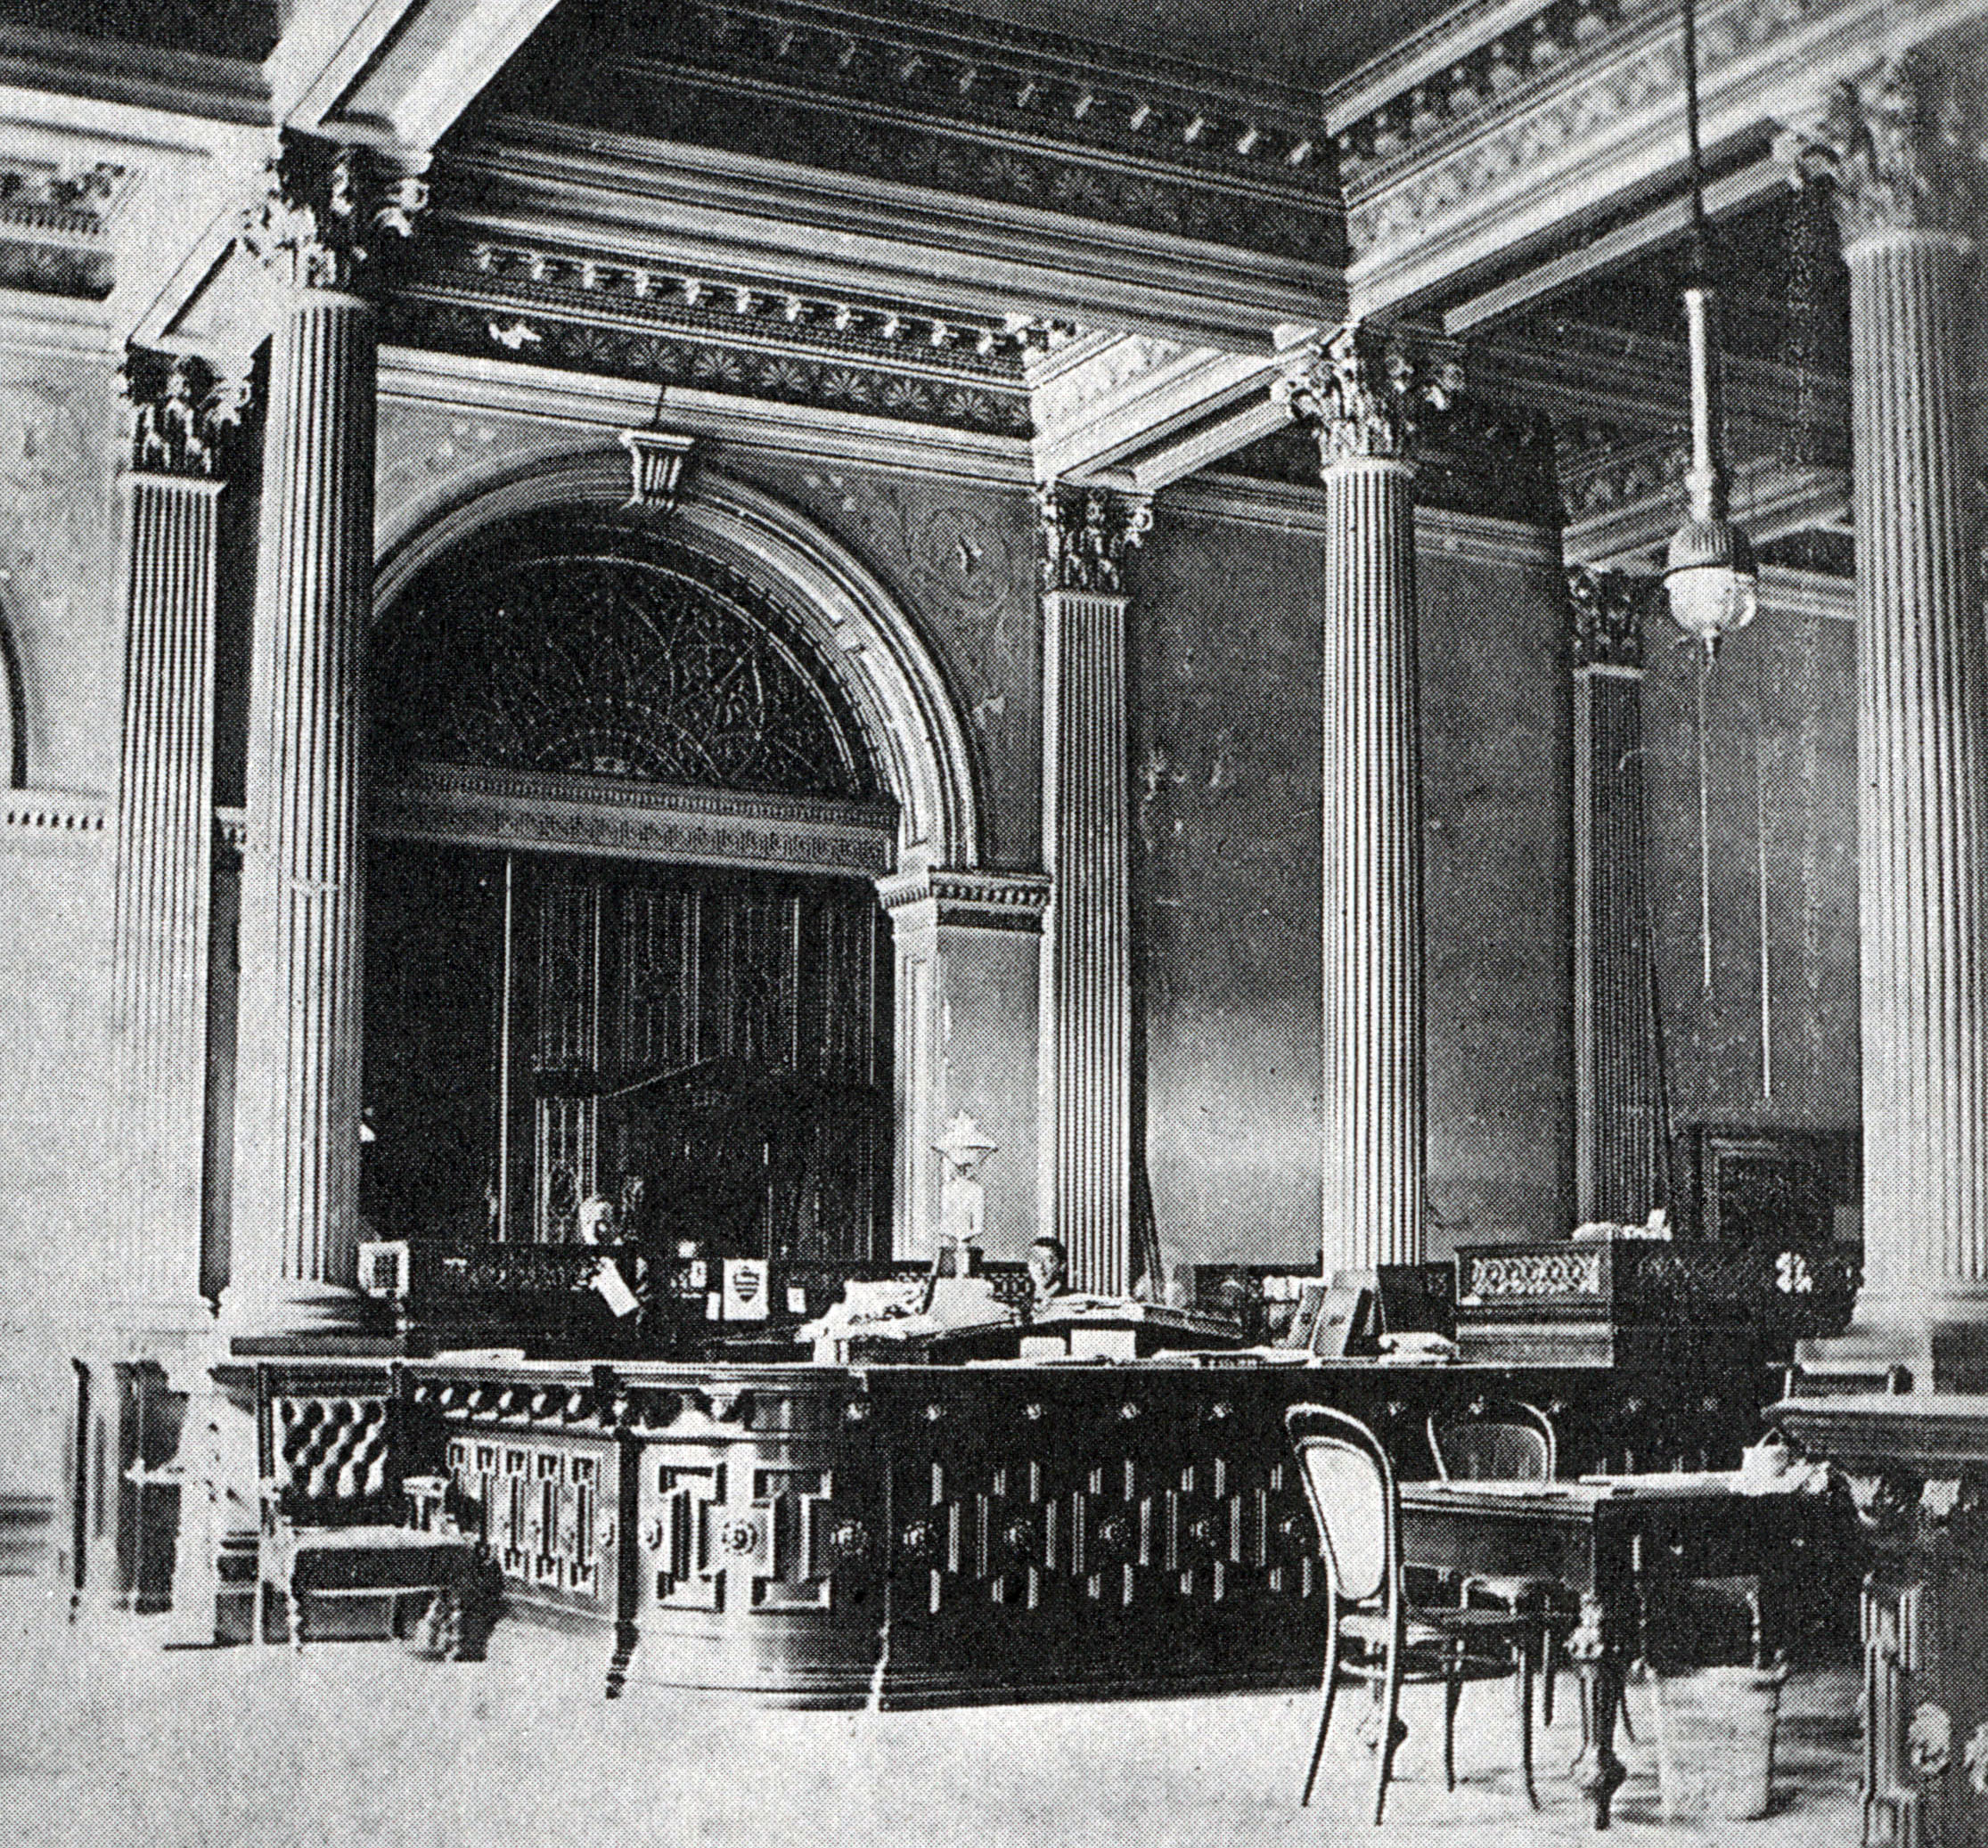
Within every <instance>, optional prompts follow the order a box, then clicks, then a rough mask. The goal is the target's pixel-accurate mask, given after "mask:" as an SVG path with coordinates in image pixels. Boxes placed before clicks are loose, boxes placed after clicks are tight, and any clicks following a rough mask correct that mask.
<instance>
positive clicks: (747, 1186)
mask: <svg viewBox="0 0 1988 1848" xmlns="http://www.w3.org/2000/svg"><path fill="white" fill-rule="evenodd" d="M367 676H368V697H367V707H368V723H369V733H368V736H369V753H370V766H369V767H370V771H371V774H372V779H373V784H374V792H375V797H376V801H375V810H376V825H380V823H379V822H378V820H377V814H378V812H379V811H380V810H385V811H389V813H390V812H392V811H393V809H394V803H393V801H392V799H391V798H392V797H394V796H395V795H396V794H397V793H401V794H405V791H406V790H407V789H413V788H416V787H430V786H435V787H440V788H442V789H445V790H454V792H455V793H456V794H457V795H461V794H462V792H463V791H465V790H468V789H471V788H472V785H473V787H474V789H475V791H476V793H477V796H478V801H477V802H475V803H470V804H468V805H461V804H459V805H456V806H454V807H449V806H447V805H446V804H445V805H443V806H441V807H439V808H431V809H427V810H421V811H419V812H418V813H417V814H416V815H415V819H414V821H413V822H409V821H408V820H407V813H408V810H407V805H406V804H405V803H403V804H402V805H401V808H402V816H401V819H400V821H398V822H389V823H387V824H386V831H387V832H389V833H391V832H395V831H398V830H411V838H410V839H409V840H407V841H404V842H395V841H389V840H386V839H381V840H379V841H376V842H375V844H374V848H373V860H372V868H371V871H370V873H369V881H370V885H369V891H370V894H371V895H370V897H369V904H368V912H369V916H368V936H369V942H368V951H367V957H368V964H367V967H368V974H367V988H368V998H367V1027H366V1043H367V1071H368V1076H367V1090H368V1101H369V1103H370V1104H371V1105H372V1107H373V1109H374V1118H375V1121H374V1128H375V1134H376V1141H375V1143H374V1145H373V1152H372V1156H371V1157H369V1161H368V1167H369V1170H370V1181H369V1184H368V1187H367V1193H368V1212H369V1214H370V1216H372V1218H373V1219H374V1221H375V1222H376V1223H377V1224H378V1225H379V1226H380V1230H382V1231H392V1232H396V1233H413V1234H415V1235H419V1234H421V1233H423V1232H431V1231H442V1230H445V1229H446V1230H451V1231H457V1232H462V1233H469V1234H471V1235H474V1236H479V1237H483V1236H490V1235H493V1234H495V1235H496V1236H500V1237H504V1238H509V1239H540V1240H546V1241H554V1242H557V1241H561V1240H565V1239H571V1238H573V1237H574V1236H576V1233H577V1221H578V1216H579V1207H580V1204H581V1202H582V1201H583V1200H585V1198H588V1197H589V1196H593V1195H600V1196H604V1197H606V1198H609V1199H612V1200H614V1201H615V1202H616V1203H617V1204H618V1206H620V1207H621V1209H622V1221H623V1224H624V1227H625V1229H626V1231H630V1232H631V1233H633V1234H634V1235H636V1236H638V1237H645V1238H652V1239H674V1238H675V1237H676V1236H679V1235H682V1236H694V1237H696V1238H697V1239H699V1241H700V1242H702V1243H704V1244H705V1245H706V1246H708V1247H709V1248H710V1249H712V1250H713V1251H714V1252H716V1253H720V1254H736V1255H770V1256H774V1257H781V1256H791V1257H796V1258H814V1259H835V1258H841V1257H851V1258H867V1257H869V1256H871V1255H872V1254H873V1253H874V1252H875V1251H877V1250H879V1249H883V1248H885V1245H884V1240H885V1239H886V1237H887V1231H886V1229H887V1227H888V1198H887V1192H888V1174H889V1172H890V1160H889V1142H890V1133H891V1116H890V1092H891V1084H890V1069H889V1059H890V1034H889V1026H888V1023H889V1021H890V1018H891V1015H890V1002H889V996H888V992H887V991H888V981H889V959H888V955H885V954H883V953H881V950H880V947H879V946H880V944H881V943H882V931H883V928H884V925H883V920H882V912H881V908H880V906H879V903H878V900H877V896H876V892H875V888H874V887H873V886H872V885H871V882H870V880H869V879H868V878H864V877H831V876H828V875H827V874H826V872H825V871H824V875H823V876H822V877H818V878H811V877H806V876H802V875H799V874H791V873H785V872H776V871H744V870H740V871H732V870H730V869H729V868H727V867H723V866H716V867H714V866H678V865H669V864H665V863H662V862H661V861H660V860H659V859H657V858H648V859H635V858H625V859H607V858H593V857H579V856H580V855H583V854H599V853H601V849H602V846H603V845H604V843H605V842H606V841H607V840H609V839H610V838H611V839H612V840H613V841H614V842H615V843H616V845H615V846H613V847H612V848H611V849H610V851H614V852H618V853H623V854H641V853H642V852H643V851H644V849H643V848H642V846H629V845H628V844H627V829H626V824H627V821H628V817H629V816H630V815H631V814H645V813H647V812H648V811H647V810H646V809H644V808H643V804H645V803H648V804H651V805H652V804H653V803H654V802H656V801H658V800H659V799H660V797H659V795H658V794H657V792H659V791H660V792H664V793H666V794H667V793H668V792H675V795H674V796H673V797H672V799H676V798H677V797H683V795H684V793H685V792H689V793H691V795H694V796H695V797H697V801H696V803H695V804H693V805H692V808H693V809H694V814H695V816H697V817H705V816H716V817H718V818H719V819H718V821H717V822H707V821H704V820H702V819H697V820H695V822H694V827H693V831H694V832H695V833H696V835H697V837H698V839H697V843H696V846H695V853H696V857H698V858H699V860H705V861H708V860H709V859H710V857H711V855H712V852H713V848H712V845H711V838H712V837H715V836H724V835H725V834H726V831H727V830H726V828H725V826H724V822H725V819H726V818H727V817H728V816H729V815H730V814H732V807H731V806H728V805H735V806H736V809H737V813H738V816H739V819H740V827H739V828H738V830H734V831H736V832H737V833H738V834H739V835H740V837H741V838H742V837H746V836H752V838H755V839H759V838H762V837H765V838H766V840H768V841H770V840H771V836H770V835H769V833H768V830H767V828H765V827H761V828H760V830H759V833H758V834H757V835H754V834H753V829H752V826H751V825H749V824H751V823H752V822H753V818H754V816H755V815H761V814H763V812H765V811H766V810H767V807H768V804H769V802H771V803H773V805H775V806H777V805H779V804H781V803H784V804H786V805H787V807H788V809H789V810H791V811H793V812H795V813H796V814H799V816H800V817H801V822H802V823H803V824H806V825H799V824H798V825H797V827H796V830H795V835H796V838H801V837H802V836H806V839H805V840H803V842H802V845H803V846H807V845H808V844H810V843H811V842H813V841H814V838H815V837H814V836H812V835H807V826H809V825H817V824H818V826H819V829H820V830H825V831H824V832H822V835H821V838H822V839H826V840H829V841H830V845H831V846H833V845H836V844H837V843H838V842H839V840H840V838H841V837H840V835H839V834H838V833H837V832H836V830H841V831H842V833H860V831H861V829H862V827H863V826H870V827H874V826H875V825H876V824H877V822H879V819H884V820H888V816H889V812H890V805H889V804H888V798H887V797H885V796H884V794H883V792H882V786H881V783H880V781H879V777H878V774H877V772H876V768H875V765H874V763H873V761H872V758H871V753H870V749H869V746H868V740H867V738H866V735H865V732H864V729H863V724H862V722H861V720H860V719H859V718H858V716H857V715H856V713H855V709H854V708H853V707H852V706H851V704H850V703H849V701H848V699H847V696H846V694H845V692H844V691H843V689H842V687H841V684H840V682H839V679H838V676H837V674H836V672H835V671H834V669H833V667H832V666H831V665H830V663H828V662H827V661H825V660H824V659H823V658H822V653H821V651H820V649H819V648H818V646H817V645H816V644H815V643H814V642H813V641H812V640H811V639H810V636H809V634H808V630H807V626H806V623H804V622H803V621H801V619H800V618H799V617H798V616H797V614H796V613H795V611H794V610H793V609H790V608H789V607H788V606H787V605H786V604H784V603H783V602H782V601H781V600H780V598H779V597H777V596H775V595H774V594H773V593H771V592H769V591H768V590H767V589H766V588H765V586H764V585H761V584H759V583H758V582H757V581H755V580H754V579H753V578H751V577H749V576H747V575H745V574H743V573H741V572H740V570H738V569H737V568H734V567H733V566H732V565H730V564H727V563H726V562H724V560H721V559H718V558H715V557H711V556H708V555H706V554H705V553H703V552H699V551H698V550H696V549H695V548H694V547H693V546H691V545H690V544H684V543H682V541H681V540H680V539H679V538H677V537H675V536H671V535H670V534H668V533H659V532H657V531H656V530H654V528H653V527H652V526H650V524H648V523H646V522H642V521H630V520H624V519H617V518H615V517H614V516H611V515H596V514H593V513H581V512H576V511H570V510H561V511H559V512H557V513H536V514H530V515H526V516H521V517H520V518H519V519H515V520H511V521H507V522H503V523H501V524H499V525H498V526H496V527H492V528H490V529H489V530H487V532H486V533H484V534H482V535H481V536H479V538H478V539H477V540H476V541H475V542H473V544H470V546H467V547H465V548H463V549H462V550H460V551H458V552H452V553H450V554H448V555H447V556H446V557H444V558H442V559H440V560H437V561H436V562H435V563H434V564H432V565H430V566H429V567H428V568H425V569H424V570H423V571H422V572H421V574H420V575H419V576H417V577H416V578H415V579H414V580H413V582H412V583H411V584H410V585H409V586H408V587H407V590H406V591H405V593H404V594H403V595H402V596H401V597H400V598H399V599H398V600H397V601H396V602H395V604H394V606H393V608H392V609H391V610H390V611H389V613H388V615H387V616H386V617H384V618H383V619H382V621H381V622H380V625H379V626H378V627H377V628H376V630H375V632H374V633H373V634H372V636H371V637H370V638H369V646H368V660H367ZM438 773H439V775H438ZM465 777H467V778H468V779H469V781H465V780H464V779H465ZM535 778H536V779H537V780H538V781H537V782H533V781H531V780H532V779H535ZM424 779H425V780H426V781H425V782H424ZM452 779H453V781H452ZM479 779H480V781H479ZM548 779H550V780H551V781H550V782H549V783H548V781H547V780H548ZM507 780H508V781H507ZM552 784H556V789H553V793H552V797H547V795H546V793H545V791H546V789H547V788H549V787H551V786H552ZM492 789H496V790H497V792H498V793H497V795H496V797H492V796H491V790H492ZM596 791H598V797H597V798H596V795H595V792H596ZM708 792H716V795H715V796H714V795H712V794H710V793H708ZM381 797H384V798H387V799H383V800H382V799H380V798H381ZM506 801H508V802H509V803H510V806H509V807H508V808H505V807H504V806H503V805H504V803H505V802H506ZM493 803H495V806H492V804H493ZM479 804H480V805H481V806H479ZM756 804H757V808H756V807H755V805H756ZM811 805H812V808H811ZM486 808H487V809H489V813H488V814H485V813H484V812H483V811H484V809H486ZM590 810H595V812H594V813H591V814H590V813H589V811H590ZM659 812H660V811H659ZM811 814H812V815H813V817H814V819H813V821H812V822H810V821H809V816H810V815H811ZM493 816H494V817H495V819H493ZM521 816H522V817H524V818H525V820H526V821H527V822H528V826H527V827H524V828H522V829H520V826H519V820H520V817H521ZM824 817H825V818H826V819H823V818H824ZM597 824H598V825H597ZM637 831H638V832H639V831H640V830H637ZM883 838H885V837H884V836H883V835H881V834H878V835H876V836H875V837H873V840H872V843H871V845H874V843H875V842H876V841H880V840H882V839H883ZM475 842H482V843H484V844H485V847H484V848H483V849H479V847H477V846H474V845H472V843H475ZM519 842H529V843H530V844H531V845H532V846H534V848H536V849H543V850H544V851H534V852H529V853H526V852H514V851H513V852H505V851H503V847H506V846H514V845H515V844H517V843H519ZM764 844H765V842H763V845H764ZM772 844H773V846H777V847H778V849H779V852H778V855H777V857H775V858H774V860H773V864H774V865H787V866H794V865H808V866H816V865H818V866H822V867H823V868H824V869H826V868H828V867H830V866H839V867H850V868H852V869H853V868H854V867H855V866H858V865H861V866H863V867H864V868H865V870H866V871H877V870H879V868H878V865H877V864H876V863H875V862H874V860H873V859H872V857H871V855H870V854H868V853H867V852H866V853H864V854H861V855H859V856H858V857H857V858H855V859H854V860H851V859H847V858H842V859H832V858H831V859H822V858H820V857H817V856H816V855H815V854H807V855H806V857H797V854H798V852H799V850H798V849H797V847H796V846H795V844H794V840H792V839H783V840H780V841H774V842H773V843H772ZM857 845H858V846H859V847H860V846H863V842H862V841H860V840H859V841H858V843H857ZM569 851H570V853H571V854H572V855H573V857H569V856H568V855H569ZM685 851H686V852H688V851H691V850H690V849H686V850H685ZM724 851H725V857H726V858H727V859H728V860H733V859H735V860H739V861H747V862H749V861H750V859H751V858H752V857H753V850H752V849H751V848H750V847H749V846H747V847H740V848H737V849H735V850H734V849H731V848H728V849H725V850H724ZM839 851H840V849H839ZM879 1022H880V1023H883V1024H882V1026H881V1027H879Z"/></svg>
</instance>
